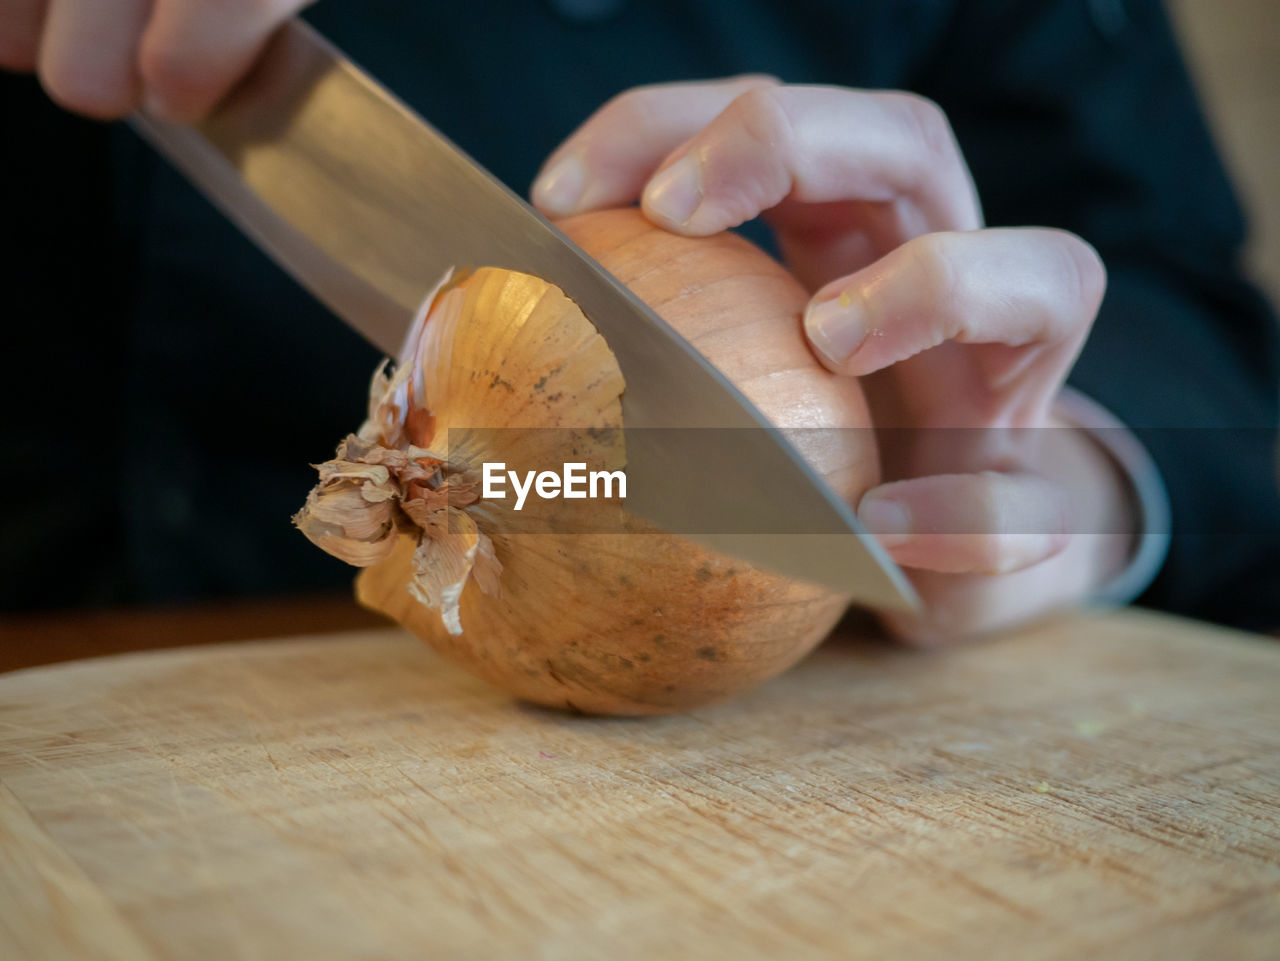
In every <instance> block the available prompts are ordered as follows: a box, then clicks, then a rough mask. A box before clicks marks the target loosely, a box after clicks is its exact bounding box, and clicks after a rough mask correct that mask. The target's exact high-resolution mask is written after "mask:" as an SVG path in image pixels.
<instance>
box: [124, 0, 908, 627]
mask: <svg viewBox="0 0 1280 961" xmlns="http://www.w3.org/2000/svg"><path fill="white" fill-rule="evenodd" d="M130 119H131V123H132V124H133V126H134V128H135V129H136V130H137V131H138V132H139V133H140V134H141V135H142V136H143V137H144V138H145V139H147V140H148V141H150V142H151V144H152V145H153V146H154V147H156V148H157V149H158V150H159V151H160V152H161V153H162V154H164V155H165V156H166V157H167V158H168V159H169V160H170V161H171V162H172V163H173V164H174V165H175V166H176V167H177V168H178V169H179V170H181V171H182V172H183V173H184V174H185V175H186V176H187V177H188V178H189V179H190V180H192V181H193V182H194V183H195V184H196V185H197V186H198V187H199V188H200V189H201V190H202V191H203V192H204V193H205V194H206V195H207V196H208V197H209V198H210V199H211V200H212V201H213V202H214V203H215V204H216V205H217V206H218V207H220V208H221V209H222V210H223V212H224V213H225V214H227V215H228V216H229V217H230V218H231V219H232V220H233V221H234V222H236V223H237V224H238V225H239V226H240V227H241V229H243V230H244V231H245V232H246V233H247V234H248V235H249V236H250V237H252V238H253V239H254V240H255V241H256V242H257V243H258V244H259V246H261V247H262V248H263V249H264V250H265V251H266V252H267V253H268V254H269V255H270V256H271V257H273V258H274V259H275V261H276V262H277V263H279V264H280V265H281V266H282V267H283V268H284V269H285V270H287V271H288V272H289V273H290V274H292V275H293V276H294V278H295V279H297V280H298V281H299V282H301V283H302V285H303V286H304V287H306V288H307V289H308V290H310V291H311V293H312V294H313V295H315V296H316V297H317V298H318V299H319V300H321V301H322V302H323V303H325V304H326V305H327V306H328V307H329V308H330V309H332V310H333V311H334V312H335V313H336V314H337V315H338V316H339V317H341V318H342V319H343V320H345V321H346V322H347V323H349V324H350V325H351V326H353V327H354V328H356V329H357V330H358V331H360V332H361V333H362V334H364V336H366V337H367V338H368V339H369V340H370V341H372V343H374V344H375V345H376V346H378V347H380V348H381V349H383V350H384V351H387V352H388V353H389V354H391V355H392V356H395V355H396V354H397V353H398V351H399V348H400V344H401V341H402V340H403V338H404V335H405V333H406V331H407V329H408V326H409V323H410V321H411V320H412V318H413V315H414V313H415V310H416V309H417V307H418V306H419V304H420V303H421V300H422V298H423V296H424V294H425V293H426V290H427V287H428V286H429V285H430V284H431V283H433V282H434V281H435V280H436V279H437V278H439V277H440V276H441V275H443V274H444V272H445V271H446V270H447V269H449V268H451V267H454V266H473V267H479V266H486V265H487V266H495V267H504V268H508V269H512V270H519V271H523V272H526V273H531V274H535V275H537V276H540V277H542V278H544V279H545V280H548V281H550V282H551V283H553V284H555V285H556V286H558V287H560V288H561V289H562V290H563V291H564V292H565V293H566V294H567V295H568V296H569V297H570V298H571V299H572V300H574V301H575V302H576V303H577V304H578V306H579V307H581V308H582V310H583V312H584V313H585V314H586V315H587V317H588V318H589V319H590V320H591V321H592V322H593V323H594V324H595V325H596V327H597V328H598V329H599V330H600V332H601V334H602V335H603V336H604V338H605V340H606V341H607V343H608V344H609V346H610V348H611V349H612V350H613V352H614V354H615V355H616V356H617V359H618V363H619V366H620V367H621V369H622V374H623V377H624V378H625V380H626V390H625V392H624V395H623V398H622V410H623V422H624V427H625V429H626V448H627V476H628V498H627V508H628V510H629V511H631V512H633V513H635V514H636V515H638V516H640V517H642V518H644V519H645V520H647V521H650V522H651V523H653V524H656V525H657V526H658V527H661V528H663V529H666V530H673V531H681V532H685V533H687V535H688V536H690V537H692V538H693V539H695V540H698V541H700V542H702V543H704V544H706V545H707V546H710V547H712V548H715V549H718V550H722V551H725V552H727V553H729V554H732V555H733V556H736V557H740V558H742V559H744V560H747V561H749V562H751V563H753V564H755V565H757V566H759V567H762V568H765V569H769V570H773V571H776V572H778V573H781V574H784V575H787V576H789V577H794V578H798V579H801V580H806V581H810V582H814V583H818V584H822V585H825V586H828V587H832V588H834V589H836V590H839V591H841V592H844V593H847V594H849V595H850V596H851V597H852V598H853V599H854V600H855V601H858V602H861V603H864V604H868V605H872V606H877V607H884V608H897V609H913V608H915V607H916V606H917V601H916V597H915V593H914V591H913V589H912V587H911V585H910V582H909V581H908V580H907V579H906V577H905V575H904V574H903V573H902V571H901V570H900V569H899V568H898V567H897V566H896V565H895V564H894V563H893V561H892V560H891V559H890V558H889V557H888V555H887V554H886V553H885V552H884V550H883V549H882V548H881V547H880V545H879V544H878V543H877V542H876V541H875V539H874V538H873V537H872V536H871V535H870V534H868V533H867V531H866V530H865V529H864V528H863V527H862V525H861V524H860V523H859V521H858V519H857V516H856V515H855V514H854V512H853V511H852V510H851V509H850V507H849V506H848V505H847V504H845V503H844V502H843V501H841V500H840V499H839V498H838V497H837V496H836V495H835V494H834V493H833V492H831V491H830V490H829V489H828V488H827V486H826V484H825V483H824V482H823V481H822V479H821V478H820V477H819V476H818V475H817V474H816V473H815V472H814V471H813V470H812V469H811V468H810V467H809V466H808V464H807V463H806V462H805V461H804V460H803V459H802V458H801V457H800V455H799V454H798V453H797V452H796V450H795V449H794V448H793V447H792V445H791V444H790V443H788V441H787V439H786V438H785V436H783V434H782V432H780V431H779V430H778V429H776V428H774V427H772V426H771V425H770V424H769V423H768V422H767V421H766V419H765V418H764V417H763V415H762V414H760V413H759V411H757V410H756V409H755V408H754V406H753V405H752V404H750V403H749V402H748V401H747V399H746V398H745V397H743V396H742V394H741V393H740V392H739V391H738V390H737V389H736V388H734V387H733V386H732V385H731V384H730V383H729V382H728V381H727V380H726V379H725V378H724V377H723V376H722V375H721V374H720V373H719V372H718V371H717V370H716V369H715V368H714V367H712V366H711V365H710V364H709V363H708V362H707V361H706V360H705V359H704V358H703V357H702V355H701V354H699V353H698V352H697V350H695V349H694V348H693V347H692V346H691V345H690V344H689V343H688V342H687V341H685V340H684V339H683V338H682V337H680V335H679V334H677V333H676V332H675V331H674V330H672V329H671V328H670V327H669V326H668V325H667V324H666V323H665V322H664V321H663V320H662V319H661V318H660V317H658V316H657V314H656V313H654V312H653V311H652V310H650V309H649V308H648V307H647V306H646V305H645V304H644V303H642V302H641V301H640V300H639V299H638V298H636V297H635V296H634V295H632V294H631V293H630V291H628V290H627V289H626V288H625V287H624V286H623V285H622V284H620V283H619V282H618V281H617V280H616V279H614V278H613V277H612V275H610V274H609V273H608V272H607V271H605V270H604V268H603V267H601V266H600V265H599V264H598V263H596V262H595V261H594V260H593V259H592V258H591V257H590V256H588V255H587V254H586V253H584V252H583V251H582V250H581V249H580V248H578V247H577V246H576V245H574V244H573V243H572V242H570V241H569V240H568V238H566V237H565V236H564V235H563V234H562V233H560V231H558V230H556V228H555V227H554V226H552V225H551V224H550V223H549V222H548V221H547V220H546V219H545V218H543V217H542V216H541V215H540V214H538V213H537V212H536V211H534V210H533V208H532V207H530V206H529V205H528V204H526V203H525V202H524V201H522V200H521V199H520V198H519V197H518V196H516V195H515V194H514V193H513V192H512V191H510V190H509V189H507V188H506V187H505V186H504V185H503V184H501V183H500V182H499V181H498V180H497V179H495V178H494V177H493V176H492V175H490V174H489V173H487V172H486V171H485V170H484V169H483V168H482V167H480V166H479V165H478V164H476V163H475V162H474V161H472V160H471V159H470V158H468V157H467V156H466V155H464V154H463V153H462V152H461V151H460V150H458V149H457V148H456V147H455V146H454V145H452V144H451V143H450V142H449V141H448V140H447V139H446V138H445V137H444V136H442V135H441V134H440V133H439V132H437V131H436V130H434V129H433V128H432V127H431V126H430V125H429V124H427V123H426V122H425V121H424V120H422V119H421V118H419V117H418V116H416V115H415V114H414V113H413V112H412V111H411V110H410V109H409V108H408V107H406V106H405V105H404V104H402V103H401V102H400V101H398V100H397V99H396V98H395V97H394V96H393V95H392V94H390V93H389V92H387V91H386V90H384V89H383V88H382V87H381V86H380V85H379V84H377V83H376V82H375V81H374V80H373V79H372V78H370V77H369V76H367V75H366V74H364V73H363V72H362V71H360V70H359V69H358V68H357V67H355V66H354V65H353V64H352V63H350V62H349V61H348V60H347V59H346V58H345V57H344V56H343V55H342V54H341V52H340V51H338V50H337V49H336V48H335V47H334V46H333V45H331V44H330V43H329V42H328V41H327V40H325V39H324V38H323V37H321V36H320V35H319V34H318V33H317V32H316V31H315V30H313V29H312V28H311V27H309V26H308V25H306V24H305V23H303V22H302V21H300V20H297V21H293V22H291V23H289V24H287V25H286V26H285V27H284V28H283V29H282V30H281V31H280V32H279V33H278V34H277V35H276V36H275V38H274V39H273V40H272V42H271V43H270V45H269V47H268V49H267V50H265V51H264V54H263V56H262V57H261V59H260V61H259V63H258V65H257V67H256V68H255V70H254V71H253V72H252V73H251V74H250V75H249V76H248V77H247V78H246V79H245V81H243V82H242V83H241V84H240V85H239V86H238V87H237V88H236V90H234V91H233V92H232V94H231V95H230V96H229V97H228V98H227V99H226V100H225V101H224V102H223V103H222V104H221V105H220V106H219V107H218V109H217V110H216V111H215V112H214V113H213V115H212V116H210V117H209V118H208V119H207V120H206V121H204V122H203V123H201V124H199V125H197V126H177V125H172V124H167V123H163V122H161V121H158V120H156V119H154V118H152V117H149V116H147V115H145V114H141V113H139V114H135V115H134V116H133V117H132V118H130ZM649 428H679V429H666V430H652V429H649ZM696 428H708V429H707V430H699V429H696ZM780 492H783V493H780Z"/></svg>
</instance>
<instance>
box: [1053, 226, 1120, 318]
mask: <svg viewBox="0 0 1280 961" xmlns="http://www.w3.org/2000/svg"><path fill="white" fill-rule="evenodd" d="M1056 233H1057V235H1058V237H1059V238H1060V239H1061V241H1062V243H1061V244H1060V245H1059V249H1060V251H1061V257H1062V260H1063V269H1064V272H1065V274H1066V282H1067V284H1068V288H1067V289H1068V291H1069V292H1070V293H1071V294H1073V295H1075V296H1076V297H1077V298H1078V302H1079V303H1080V304H1081V305H1082V306H1083V307H1084V308H1085V309H1086V311H1087V312H1088V314H1089V316H1090V317H1092V316H1093V314H1094V313H1095V312H1096V311H1097V309H1098V306H1099V305H1100V304H1101V303H1102V297H1103V294H1104V293H1105V292H1106V289H1107V268H1106V266H1105V265H1104V264H1103V262H1102V258H1101V257H1100V256H1099V255H1098V251H1097V250H1096V249H1094V247H1093V245H1092V244H1090V243H1088V242H1087V241H1085V240H1084V239H1082V238H1080V237H1078V236H1076V235H1075V234H1072V233H1068V232H1066V231H1057V232H1056Z"/></svg>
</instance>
